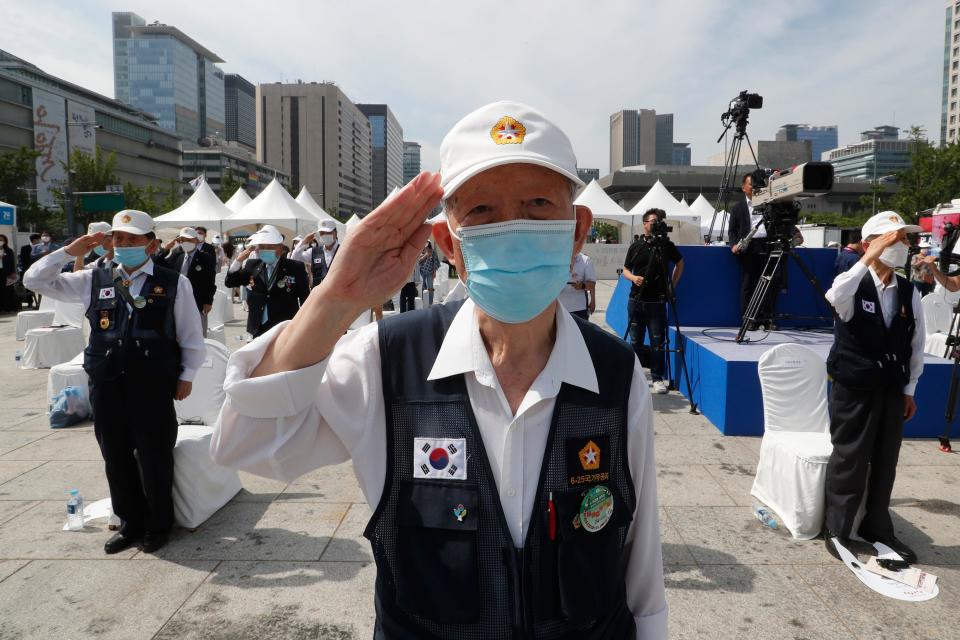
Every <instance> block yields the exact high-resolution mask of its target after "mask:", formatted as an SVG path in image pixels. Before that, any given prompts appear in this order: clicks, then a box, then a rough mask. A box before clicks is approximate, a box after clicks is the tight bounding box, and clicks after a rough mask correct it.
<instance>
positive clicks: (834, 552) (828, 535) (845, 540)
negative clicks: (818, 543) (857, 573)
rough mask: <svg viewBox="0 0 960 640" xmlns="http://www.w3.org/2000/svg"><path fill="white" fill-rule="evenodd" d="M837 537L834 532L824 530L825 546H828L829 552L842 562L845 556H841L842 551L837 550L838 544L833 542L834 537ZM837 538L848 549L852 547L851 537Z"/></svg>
mask: <svg viewBox="0 0 960 640" xmlns="http://www.w3.org/2000/svg"><path fill="white" fill-rule="evenodd" d="M835 537H836V536H834V535H833V534H832V533H830V532H829V531H824V532H823V543H824V546H826V547H827V553H829V554H830V555H832V556H833V557H834V558H836V559H837V560H839V561H840V562H843V558H841V557H840V552H839V551H837V546H836V545H835V544H833V539H834V538H835ZM837 540H838V541H839V542H840V544H841V545H843V547H844V548H846V549H849V548H850V539H849V538H837Z"/></svg>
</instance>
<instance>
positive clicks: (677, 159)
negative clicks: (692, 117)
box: [670, 142, 691, 166]
mask: <svg viewBox="0 0 960 640" xmlns="http://www.w3.org/2000/svg"><path fill="white" fill-rule="evenodd" d="M690 155H691V151H690V143H689V142H674V143H673V161H672V162H671V163H670V164H673V165H679V166H689V165H690V159H691V158H690Z"/></svg>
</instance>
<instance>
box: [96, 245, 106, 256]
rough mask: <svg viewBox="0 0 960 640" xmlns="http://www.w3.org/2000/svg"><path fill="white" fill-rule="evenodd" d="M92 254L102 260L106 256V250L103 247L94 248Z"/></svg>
mask: <svg viewBox="0 0 960 640" xmlns="http://www.w3.org/2000/svg"><path fill="white" fill-rule="evenodd" d="M93 252H94V253H95V254H97V255H98V256H100V257H101V258H102V257H103V256H105V255H107V248H106V247H104V246H99V247H94V248H93Z"/></svg>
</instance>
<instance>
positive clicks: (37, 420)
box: [0, 409, 93, 434]
mask: <svg viewBox="0 0 960 640" xmlns="http://www.w3.org/2000/svg"><path fill="white" fill-rule="evenodd" d="M18 411H25V409H18ZM85 424H87V423H85V422H84V423H80V424H78V425H77V426H75V427H69V429H68V430H69V431H71V432H74V431H87V430H88V429H86V428H84V427H83V426H81V425H85ZM90 425H91V427H90V429H89V431H93V423H90ZM0 431H32V432H37V431H41V432H43V433H47V434H49V433H53V432H54V431H53V430H52V429H51V428H50V418H49V416H47V414H46V413H40V414H39V415H35V416H32V417H30V418H29V419H27V420H25V421H24V422H19V423H17V424H15V425H11V426H9V427H7V428H5V429H0Z"/></svg>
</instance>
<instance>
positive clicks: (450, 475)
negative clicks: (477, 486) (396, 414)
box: [413, 438, 467, 480]
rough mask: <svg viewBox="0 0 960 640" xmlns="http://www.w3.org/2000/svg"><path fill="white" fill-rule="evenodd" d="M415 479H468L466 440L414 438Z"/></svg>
mask: <svg viewBox="0 0 960 640" xmlns="http://www.w3.org/2000/svg"><path fill="white" fill-rule="evenodd" d="M413 477H414V478H434V479H437V480H466V479H467V439H466V438H414V439H413Z"/></svg>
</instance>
